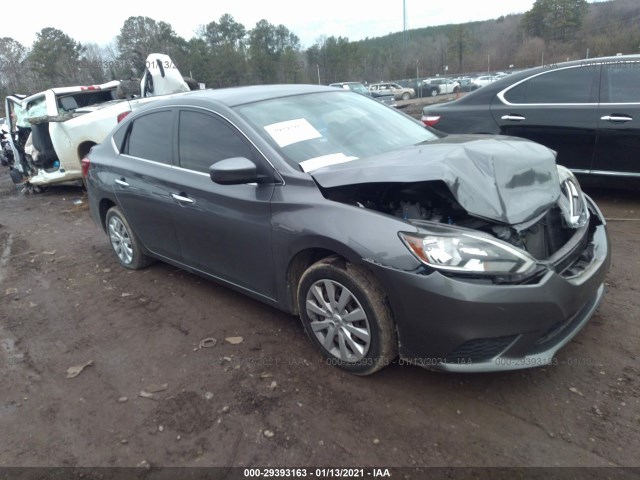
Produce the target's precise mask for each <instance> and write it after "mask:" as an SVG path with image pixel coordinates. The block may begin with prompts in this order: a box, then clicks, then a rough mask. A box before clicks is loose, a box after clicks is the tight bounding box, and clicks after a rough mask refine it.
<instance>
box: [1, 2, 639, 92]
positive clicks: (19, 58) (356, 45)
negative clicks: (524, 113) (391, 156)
mask: <svg viewBox="0 0 640 480" xmlns="http://www.w3.org/2000/svg"><path fill="white" fill-rule="evenodd" d="M639 49H640V4H639V2H637V0H612V1H608V2H601V3H587V1H586V0H536V2H535V3H534V5H533V7H532V8H531V10H529V11H528V12H526V13H524V14H518V15H508V16H503V17H500V18H497V19H494V20H488V21H482V22H469V23H464V24H458V25H441V26H435V27H426V28H418V29H412V30H409V31H407V32H405V33H404V34H403V32H397V33H392V34H389V35H386V36H383V37H376V38H366V39H364V40H359V41H350V40H349V39H348V38H346V37H340V36H339V37H335V36H322V37H320V38H318V39H317V40H316V42H315V43H314V45H312V46H311V47H308V48H306V49H303V48H302V46H301V44H300V39H299V38H298V37H297V35H296V34H295V33H294V32H292V31H290V30H289V29H288V28H287V27H286V26H284V25H274V24H271V23H269V22H268V21H267V20H260V21H259V22H258V23H256V25H255V26H254V27H253V28H251V29H247V28H246V27H245V26H244V25H242V24H241V23H239V22H237V21H236V20H235V19H234V18H233V17H232V16H231V15H230V14H224V15H222V16H221V17H220V18H219V19H218V20H217V21H211V22H209V23H208V24H204V25H201V26H200V27H199V29H198V31H197V32H196V34H195V35H194V36H193V38H191V39H188V40H187V39H184V38H182V37H181V36H179V35H178V34H177V33H176V32H175V31H174V30H173V27H172V26H171V25H170V24H168V23H166V22H162V21H156V20H154V19H152V18H149V17H143V16H135V17H129V18H128V19H127V20H125V22H124V24H123V25H122V27H121V28H120V33H119V34H118V35H117V36H116V37H115V39H114V40H113V42H111V43H110V44H109V45H104V46H100V45H97V44H92V43H89V44H81V43H80V42H78V41H76V40H74V39H73V38H71V37H70V36H69V35H67V34H66V33H64V32H62V31H61V30H59V29H57V28H53V27H48V28H44V29H42V30H41V31H40V32H38V33H37V34H36V38H35V41H34V42H33V44H32V45H31V46H30V47H27V46H25V45H22V44H21V43H20V42H18V41H16V40H14V39H12V38H8V37H4V38H1V39H0V95H1V97H2V98H4V96H6V95H7V94H12V93H25V94H28V93H35V92H37V91H41V90H44V89H46V88H51V87H59V86H69V85H83V84H97V83H103V82H106V81H109V80H113V79H129V78H138V77H140V76H141V74H142V72H143V71H144V66H145V65H144V63H145V59H146V56H147V55H148V54H149V53H152V52H158V53H166V54H168V55H169V56H171V58H172V59H173V61H174V63H175V64H176V65H177V66H178V68H179V69H180V71H181V72H182V73H183V75H185V76H190V77H193V78H195V79H196V80H198V81H200V82H203V83H205V84H206V85H207V87H213V88H221V87H229V86H237V85H252V84H268V83H322V84H328V83H332V82H337V81H348V80H355V81H363V82H375V81H381V80H393V79H396V80H398V79H404V78H425V77H429V76H434V75H442V74H458V73H463V72H484V71H497V70H508V69H515V68H525V67H530V66H535V65H540V64H541V63H555V62H560V61H565V60H567V59H576V58H585V57H586V56H587V55H588V56H590V57H595V56H604V55H614V54H616V53H637V52H638V50H639Z"/></svg>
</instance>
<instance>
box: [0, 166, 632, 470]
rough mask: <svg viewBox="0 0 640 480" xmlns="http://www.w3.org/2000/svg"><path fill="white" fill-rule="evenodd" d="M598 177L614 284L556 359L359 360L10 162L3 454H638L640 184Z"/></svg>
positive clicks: (250, 460)
mask: <svg viewBox="0 0 640 480" xmlns="http://www.w3.org/2000/svg"><path fill="white" fill-rule="evenodd" d="M590 193H591V194H592V195H593V196H594V197H595V199H596V200H597V202H598V203H599V205H600V206H601V208H602V209H603V211H604V212H605V215H606V216H607V217H608V218H612V219H615V220H612V221H611V222H610V223H609V232H610V235H611V240H612V245H613V253H614V255H613V265H612V268H611V271H610V274H609V276H608V280H607V283H608V293H607V294H606V296H605V299H604V302H603V304H602V305H601V307H600V308H599V310H598V312H597V314H596V315H595V317H594V318H593V319H592V320H591V321H590V323H589V324H588V325H587V326H586V327H585V329H584V330H583V331H582V332H581V333H580V334H579V335H578V336H577V337H576V338H575V339H574V340H573V341H572V342H571V343H570V344H568V345H567V346H566V347H565V348H564V349H562V350H561V351H560V352H559V354H558V356H557V363H558V364H557V365H556V366H553V367H549V368H538V369H533V370H525V371H516V372H510V373H495V374H475V375H462V374H443V373H434V372H430V371H427V370H423V369H421V368H418V367H414V366H406V365H392V366H390V367H388V368H386V369H384V370H382V371H381V372H379V373H378V374H376V375H374V376H371V377H366V378H359V377H354V376H350V375H348V374H346V373H342V372H340V371H339V370H337V369H335V368H333V367H330V366H327V365H325V364H324V363H323V362H321V361H320V360H319V358H320V357H319V355H318V354H317V353H316V352H315V351H314V350H313V348H312V345H311V343H310V342H309V340H308V339H307V338H306V337H305V334H304V332H303V329H302V328H301V326H300V324H299V322H298V321H297V319H296V318H294V317H292V316H290V315H287V314H285V313H282V312H279V311H277V310H274V309H273V308H270V307H268V306H265V305H263V304H261V303H259V302H257V301H253V300H251V299H249V298H247V297H245V296H243V295H241V294H239V293H236V292H234V291H231V290H229V289H227V288H224V287H221V286H219V285H217V284H215V283H212V282H210V281H207V280H203V279H202V278H199V277H197V276H194V275H191V274H188V273H185V272H183V271H180V270H177V269H176V268H174V267H171V266H168V265H166V264H162V263H158V264H155V265H153V266H151V267H150V268H148V269H146V270H142V271H137V272H131V271H127V270H125V269H123V268H120V267H119V266H118V264H117V263H116V260H115V258H114V256H113V254H112V252H111V250H110V246H109V243H108V241H107V237H106V235H105V234H104V233H103V232H102V231H101V230H100V229H99V228H98V227H97V226H96V225H95V224H93V223H92V221H91V219H90V217H89V212H88V209H87V207H86V201H84V200H83V197H84V194H83V191H82V190H81V189H80V188H78V187H74V186H59V187H55V188H54V187H52V188H50V189H49V190H47V191H46V192H45V193H42V194H37V195H21V194H19V193H18V192H17V191H16V189H15V187H14V186H13V184H12V183H11V182H10V180H9V177H8V175H7V172H6V170H5V169H4V168H1V169H0V371H1V376H0V466H4V467H8V466H136V465H144V466H146V465H151V466H231V465H234V466H286V467H294V466H327V467H340V466H345V467H350V466H351V467H353V466H383V467H401V466H408V467H412V466H413V467H416V466H447V467H453V466H476V467H481V466H523V465H525V466H640V455H638V452H640V273H639V271H640V248H638V238H639V237H640V221H639V220H640V195H639V194H638V193H637V191H635V192H629V191H627V192H621V191H614V190H592V191H590ZM76 200H83V203H82V204H80V205H76V204H75V203H74V201H76ZM227 337H242V339H243V341H242V342H241V343H238V344H231V343H228V342H226V341H225V338H227ZM207 338H215V339H216V343H215V345H213V346H211V347H209V348H200V347H199V344H200V342H201V341H202V340H203V339H207ZM211 343H213V342H211ZM205 347H207V345H206V342H205ZM88 362H91V364H90V365H88V366H87V367H86V368H84V370H82V371H81V373H79V374H78V375H77V376H76V377H74V378H67V369H69V368H70V367H74V366H81V365H83V364H87V363H88ZM406 476H407V477H410V478H423V477H421V476H420V475H417V476H415V475H414V476H413V477H411V474H407V475H406Z"/></svg>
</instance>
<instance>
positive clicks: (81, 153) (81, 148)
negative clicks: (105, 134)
mask: <svg viewBox="0 0 640 480" xmlns="http://www.w3.org/2000/svg"><path fill="white" fill-rule="evenodd" d="M95 145H97V143H96V142H94V141H91V140H87V141H85V142H82V143H81V144H80V145H78V151H77V154H78V161H82V159H83V158H84V157H85V156H86V155H87V154H88V153H89V151H90V150H91V148H92V147H93V146H95Z"/></svg>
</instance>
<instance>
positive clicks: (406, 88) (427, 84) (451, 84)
mask: <svg viewBox="0 0 640 480" xmlns="http://www.w3.org/2000/svg"><path fill="white" fill-rule="evenodd" d="M507 75H508V74H507V73H504V72H498V73H496V74H491V75H480V76H477V77H473V78H471V77H457V78H446V77H434V78H425V79H423V80H401V81H400V82H379V83H372V84H370V85H369V86H368V87H369V91H370V92H377V93H387V94H391V95H393V96H394V98H395V99H396V100H410V99H412V98H416V97H435V96H436V95H446V94H451V93H458V92H472V91H474V90H476V89H478V88H480V87H484V86H485V85H488V84H490V83H492V82H494V81H496V80H498V79H500V78H503V77H506V76H507Z"/></svg>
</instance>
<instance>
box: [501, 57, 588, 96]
mask: <svg viewBox="0 0 640 480" xmlns="http://www.w3.org/2000/svg"><path fill="white" fill-rule="evenodd" d="M598 72H599V69H598V68H597V67H596V66H591V65H589V66H585V67H575V68H565V69H562V70H552V71H550V72H548V73H543V74H542V75H538V76H536V77H533V78H530V79H529V80H526V81H524V82H522V83H521V84H519V85H517V86H515V87H513V88H511V89H510V90H508V91H507V92H506V93H505V94H504V98H505V99H506V100H507V101H508V102H509V103H538V104H539V103H593V102H595V99H594V95H593V94H594V88H595V86H596V81H597V73H598Z"/></svg>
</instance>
